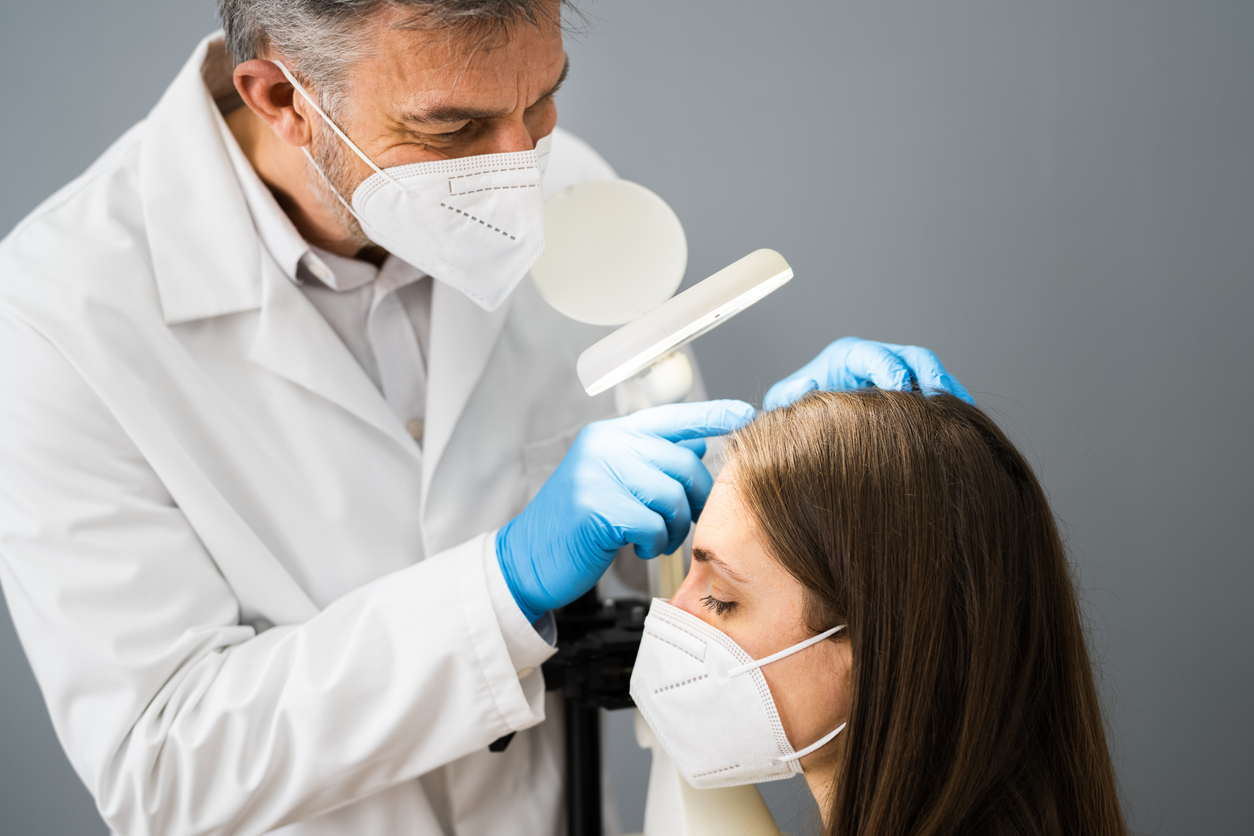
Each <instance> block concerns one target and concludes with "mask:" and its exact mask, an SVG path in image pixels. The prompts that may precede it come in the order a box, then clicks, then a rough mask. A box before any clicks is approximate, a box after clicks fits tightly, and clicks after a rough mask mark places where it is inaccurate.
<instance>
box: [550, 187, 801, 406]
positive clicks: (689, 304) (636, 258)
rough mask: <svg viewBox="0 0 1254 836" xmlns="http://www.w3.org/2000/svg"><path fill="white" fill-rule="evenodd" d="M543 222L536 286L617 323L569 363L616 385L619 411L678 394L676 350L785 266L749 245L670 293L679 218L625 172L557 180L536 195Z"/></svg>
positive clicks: (688, 380)
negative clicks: (565, 182)
mask: <svg viewBox="0 0 1254 836" xmlns="http://www.w3.org/2000/svg"><path fill="white" fill-rule="evenodd" d="M544 226H545V250H544V255H542V256H541V257H540V259H539V260H538V261H537V262H536V263H535V265H534V266H533V267H532V268H531V276H532V280H533V281H534V282H535V285H536V288H537V289H538V290H539V291H540V295H541V296H543V297H544V299H545V300H546V301H547V302H548V303H549V304H550V305H552V306H553V307H554V308H556V309H557V310H558V311H560V312H562V313H563V314H565V315H566V316H569V317H570V318H572V319H575V320H578V321H580V322H586V323H589V324H593V325H622V326H623V327H621V328H619V329H618V330H617V331H615V332H614V333H612V334H610V335H609V336H608V337H606V338H605V339H603V340H601V341H600V342H598V343H596V344H595V345H593V346H591V347H590V348H588V349H587V350H586V351H584V352H583V354H582V355H580V357H579V361H578V364H577V366H576V370H577V371H578V374H579V380H580V382H581V383H582V384H583V386H584V389H585V390H586V391H587V392H588V394H589V395H598V394H600V393H602V392H604V391H606V390H608V389H610V388H612V387H614V386H619V384H626V385H625V386H620V388H619V390H618V392H617V394H618V398H619V406H620V409H621V411H623V412H632V411H635V410H636V409H641V408H644V407H646V406H657V405H659V404H664V403H675V402H677V401H681V400H683V399H684V398H685V397H687V396H688V393H689V392H690V391H691V389H692V383H693V376H692V367H691V365H690V364H689V363H688V359H687V357H685V356H684V355H683V354H682V353H680V352H679V349H680V348H682V347H683V346H685V345H687V344H688V343H690V342H692V341H693V340H695V339H696V338H697V337H699V336H701V335H702V334H704V333H706V332H707V331H709V330H711V329H712V328H715V327H717V326H719V325H721V324H722V323H724V322H726V321H727V320H728V319H730V318H731V317H733V316H734V315H736V314H737V313H739V312H740V311H742V310H744V309H745V308H747V307H749V306H750V305H752V304H753V303H754V302H757V301H758V300H760V299H762V298H763V297H764V296H766V295H767V294H769V293H771V292H772V291H774V290H776V289H777V288H779V287H781V286H782V285H783V284H784V283H785V282H787V281H788V280H789V279H791V278H792V275H793V273H792V268H791V267H789V266H788V262H787V261H785V260H784V257H783V256H781V255H780V254H779V253H777V252H775V251H774V250H757V251H755V252H752V253H750V254H749V255H747V256H745V257H744V258H742V259H740V260H739V261H737V262H735V263H734V264H732V265H731V266H729V267H725V268H724V269H722V270H720V271H718V272H717V273H715V274H714V275H712V276H710V277H709V278H707V279H705V280H704V281H702V282H700V283H698V284H696V285H693V286H692V287H690V288H688V289H687V290H685V291H684V292H683V293H680V294H679V295H678V296H673V294H674V293H675V290H676V289H677V288H678V287H679V283H680V282H681V281H682V280H683V277H684V271H685V270H686V269H687V266H688V244H687V239H686V238H685V237H684V229H683V226H682V225H681V224H680V222H679V218H678V217H676V216H675V213H674V212H673V211H672V210H671V208H670V207H669V206H667V205H666V202H665V201H663V200H662V199H661V198H660V197H658V196H657V195H655V194H654V193H653V192H651V191H649V190H648V189H646V188H645V187H644V186H641V185H638V184H636V183H631V182H628V181H626V180H593V181H585V182H582V183H576V184H575V185H573V186H569V187H567V188H565V189H563V190H562V191H560V192H558V193H557V194H555V195H554V196H553V197H551V198H550V199H549V200H548V202H547V203H546V204H545V208H544ZM624 323H625V324H624Z"/></svg>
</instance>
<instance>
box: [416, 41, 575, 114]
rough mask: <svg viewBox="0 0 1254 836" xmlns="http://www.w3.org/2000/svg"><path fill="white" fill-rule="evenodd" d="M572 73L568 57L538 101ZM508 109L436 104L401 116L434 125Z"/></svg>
mask: <svg viewBox="0 0 1254 836" xmlns="http://www.w3.org/2000/svg"><path fill="white" fill-rule="evenodd" d="M569 73H570V58H569V56H568V57H567V58H566V63H565V64H563V65H562V74H561V75H560V76H558V77H557V83H556V84H554V85H553V86H552V87H550V88H549V90H548V92H546V93H545V94H544V95H543V96H541V97H540V98H539V99H537V100H536V101H538V102H539V101H544V100H545V99H547V98H549V97H550V96H553V95H555V94H556V93H557V91H558V90H560V89H561V87H562V82H564V81H566V76H567V75H568V74H569ZM509 114H510V111H508V110H476V109H474V108H466V107H454V106H449V105H435V106H433V107H429V108H424V109H423V110H417V111H414V112H412V113H406V114H404V115H402V116H401V121H403V122H409V123H411V124H415V125H432V124H441V123H445V124H446V123H449V122H465V121H469V120H472V119H500V118H501V117H503V116H508V115H509Z"/></svg>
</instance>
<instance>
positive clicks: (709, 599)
mask: <svg viewBox="0 0 1254 836" xmlns="http://www.w3.org/2000/svg"><path fill="white" fill-rule="evenodd" d="M701 603H702V604H705V608H706V609H707V610H712V611H713V612H714V614H715V615H727V614H728V613H729V612H731V611H732V610H734V609H736V602H735V601H720V600H718V599H717V598H715V597H714V596H713V595H707V596H705V597H704V598H702V599H701Z"/></svg>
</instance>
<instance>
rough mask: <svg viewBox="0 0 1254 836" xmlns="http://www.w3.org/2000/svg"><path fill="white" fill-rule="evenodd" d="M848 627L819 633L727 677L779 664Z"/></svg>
mask: <svg viewBox="0 0 1254 836" xmlns="http://www.w3.org/2000/svg"><path fill="white" fill-rule="evenodd" d="M847 626H848V625H847V624H842V625H840V626H839V627H833V628H832V629H830V630H827V631H825V632H822V633H819V634H818V635H817V636H814V637H813V638H809V639H806V640H805V641H803V642H801V643H800V644H794V645H793V646H792V647H785V648H784V649H783V650H781V651H780V652H779V653H772V654H771V655H770V656H767V657H766V658H765V659H759V660H758V661H756V662H750V663H749V664H747V665H741V666H740V667H738V668H732V669H731V670H729V671H728V672H727V675H728V676H729V677H731V676H740V675H741V674H742V673H748V672H749V671H751V670H753V669H754V668H760V667H762V666H763V665H769V664H771V662H778V661H779V660H780V659H783V658H785V657H788V656H791V655H793V654H794V653H800V652H801V651H803V650H805V649H806V648H807V647H810V646H811V645H816V644H818V643H819V642H821V641H823V639H825V638H827V637H828V636H834V635H836V634H837V633H839V632H840V631H841V630H843V629H845V627H847Z"/></svg>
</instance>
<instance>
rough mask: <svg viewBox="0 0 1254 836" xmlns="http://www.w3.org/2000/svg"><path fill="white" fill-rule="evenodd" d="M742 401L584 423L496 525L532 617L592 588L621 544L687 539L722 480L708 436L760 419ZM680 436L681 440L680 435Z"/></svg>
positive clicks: (643, 553) (507, 571)
mask: <svg viewBox="0 0 1254 836" xmlns="http://www.w3.org/2000/svg"><path fill="white" fill-rule="evenodd" d="M753 415H754V411H753V407H751V406H750V405H749V404H747V403H743V402H741V401H706V402H703V403H679V404H671V405H670V406H659V407H656V408H654V409H644V410H641V411H640V412H636V413H634V414H632V415H628V416H625V417H623V418H614V419H612V420H609V421H597V422H595V423H592V424H589V425H588V426H586V427H584V428H583V431H582V432H580V433H579V435H578V436H577V437H576V438H575V443H574V444H572V445H571V447H570V452H568V453H567V454H566V458H564V459H562V463H561V464H560V465H558V467H557V470H555V471H554V472H553V475H552V476H550V477H549V480H548V481H547V482H545V483H544V485H543V487H541V488H540V492H539V493H538V494H536V498H535V499H533V500H531V504H530V505H528V506H527V507H526V508H524V509H523V512H522V513H521V514H519V515H518V516H517V517H514V519H512V520H510V521H509V522H508V523H506V525H505V527H504V528H502V529H501V530H500V531H499V532H498V533H497V535H496V554H497V560H499V561H500V564H501V571H502V573H504V575H505V583H506V584H507V585H508V586H509V591H510V592H512V593H513V594H514V600H515V601H517V602H518V606H519V608H521V609H522V611H523V613H524V614H525V615H526V616H527V618H528V619H529V620H530V621H533V622H534V621H535V620H536V619H538V618H539V617H540V616H541V615H543V614H544V613H545V612H547V611H549V610H551V609H554V608H555V607H560V606H564V605H565V604H569V603H570V602H571V601H574V600H575V599H576V598H578V597H579V596H580V595H582V594H584V593H585V592H587V591H588V590H589V589H591V588H592V587H593V586H595V585H596V582H597V581H598V580H599V579H600V577H601V575H602V574H604V572H605V570H606V569H607V568H608V567H609V565H610V561H612V560H613V559H614V553H615V552H616V551H618V550H619V549H620V548H622V547H623V546H625V545H627V544H628V543H634V544H635V547H636V554H638V555H639V556H640V557H657V556H658V555H660V554H669V553H671V552H673V551H675V549H677V548H679V546H680V544H682V543H683V542H684V538H685V537H687V536H688V529H689V527H690V526H691V524H692V522H693V521H694V520H695V519H696V518H697V515H698V514H700V513H701V509H702V507H704V506H705V500H706V498H707V497H708V496H709V495H710V488H711V487H712V486H713V483H714V480H713V479H712V478H711V477H710V472H709V471H708V470H706V469H705V465H704V464H702V463H701V456H700V454H701V453H704V442H700V441H693V440H694V439H704V438H708V437H710V436H716V435H723V434H724V433H727V432H730V431H732V430H735V429H738V428H739V427H742V426H744V425H745V424H747V423H748V422H749V421H751V420H752V419H753ZM681 442H682V443H681Z"/></svg>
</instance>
